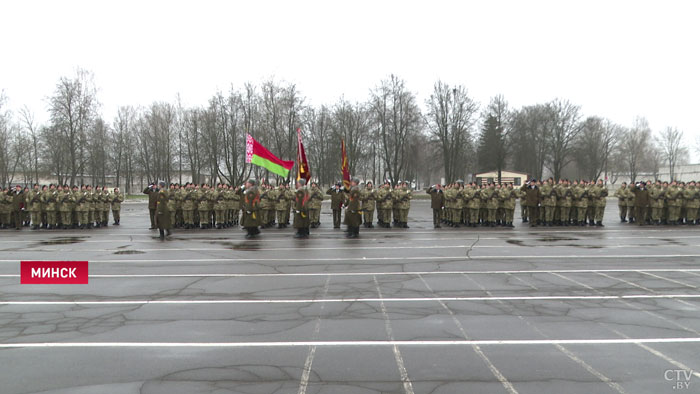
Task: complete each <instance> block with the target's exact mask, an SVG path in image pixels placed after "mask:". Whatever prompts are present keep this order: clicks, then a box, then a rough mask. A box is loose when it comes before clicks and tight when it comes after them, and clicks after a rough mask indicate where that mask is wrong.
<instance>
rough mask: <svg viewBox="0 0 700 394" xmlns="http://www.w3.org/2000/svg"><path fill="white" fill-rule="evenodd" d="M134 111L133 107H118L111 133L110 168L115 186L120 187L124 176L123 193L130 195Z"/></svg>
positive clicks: (132, 167)
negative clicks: (112, 171) (114, 178)
mask: <svg viewBox="0 0 700 394" xmlns="http://www.w3.org/2000/svg"><path fill="white" fill-rule="evenodd" d="M135 123H136V111H135V110H134V108H133V107H120V108H119V110H118V111H117V116H116V118H115V119H114V124H113V130H114V132H113V133H112V138H111V141H112V154H111V158H112V160H113V161H112V163H113V165H112V168H113V169H114V171H115V177H116V186H120V185H121V179H122V174H124V192H125V193H130V192H131V186H132V185H133V181H134V170H135V168H134V150H135V148H136V147H135V146H134V129H135Z"/></svg>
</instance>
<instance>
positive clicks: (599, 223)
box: [596, 220, 605, 227]
mask: <svg viewBox="0 0 700 394" xmlns="http://www.w3.org/2000/svg"><path fill="white" fill-rule="evenodd" d="M596 226H598V227H605V226H603V221H602V220H599V221H598V223H596Z"/></svg>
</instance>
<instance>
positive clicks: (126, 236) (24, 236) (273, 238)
mask: <svg viewBox="0 0 700 394" xmlns="http://www.w3.org/2000/svg"><path fill="white" fill-rule="evenodd" d="M489 233H491V232H489ZM336 234H338V235H340V233H336ZM392 234H397V233H392ZM408 234H415V233H408ZM552 234H554V235H560V234H564V233H561V232H556V233H548V235H552ZM29 235H30V234H22V237H21V238H20V239H5V240H0V243H30V242H37V241H47V240H48V241H51V240H52V239H51V238H48V239H47V238H46V236H47V235H49V234H31V235H40V236H37V237H31V236H29ZM50 235H56V239H61V238H66V236H73V235H70V234H65V235H64V234H59V233H53V234H50ZM98 235H104V234H98ZM112 235H118V236H123V237H124V238H123V239H84V240H82V239H81V240H79V241H77V242H76V243H75V244H84V243H113V242H129V243H132V244H153V243H155V241H154V240H155V239H156V238H157V236H156V235H155V234H152V235H153V239H148V240H133V239H130V238H132V237H133V236H134V235H135V234H112ZM185 235H189V234H177V235H176V238H174V239H172V240H173V241H186V242H197V241H202V242H216V241H243V242H245V243H250V244H253V243H265V242H267V241H279V240H289V239H290V236H288V235H287V236H283V237H276V236H270V235H267V236H265V237H263V238H258V239H239V238H234V237H228V238H224V237H218V236H217V237H215V238H213V237H205V236H203V237H198V236H187V237H186V238H184V236H185ZM216 235H219V234H216ZM220 235H224V234H220ZM369 235H371V233H370V234H369ZM507 235H508V237H507V238H506V237H479V239H480V240H481V241H506V240H508V239H512V236H513V233H508V234H507ZM544 235H545V234H544V233H543V234H540V235H536V236H522V237H521V236H517V237H515V239H518V240H524V241H527V240H538V239H541V238H542V237H543V236H544ZM75 236H76V237H78V238H80V237H86V236H85V235H82V236H81V235H75ZM312 236H313V234H312ZM312 238H316V239H318V240H323V241H326V240H327V241H337V240H339V239H340V238H336V237H333V238H330V237H329V238H325V237H312ZM667 238H668V237H667V236H663V235H662V236H659V237H654V236H629V237H614V236H613V237H606V238H604V239H603V240H605V241H610V240H616V239H661V240H665V239H667ZM697 238H700V235H692V236H674V237H673V239H697ZM389 239H390V240H391V241H392V242H395V241H400V242H407V243H408V242H414V241H426V242H427V241H430V242H435V241H475V240H476V238H470V237H436V238H386V237H383V238H367V237H362V238H358V239H356V240H351V241H350V242H360V241H385V240H389ZM597 240H598V239H594V238H591V239H588V238H581V239H579V241H597ZM344 241H347V240H345V239H344ZM554 241H556V240H554ZM562 241H564V240H562ZM158 242H160V240H158ZM551 242H552V241H547V245H550V244H551ZM567 242H570V241H567ZM555 245H556V244H555Z"/></svg>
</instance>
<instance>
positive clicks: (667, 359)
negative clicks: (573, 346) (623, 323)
mask: <svg viewBox="0 0 700 394" xmlns="http://www.w3.org/2000/svg"><path fill="white" fill-rule="evenodd" d="M601 324H602V323H601ZM604 325H605V326H607V324H604ZM608 329H609V330H610V331H612V332H614V333H616V334H617V335H619V336H621V337H623V338H626V339H629V336H627V335H626V334H625V333H622V332H620V331H618V330H616V329H614V328H611V327H608ZM637 345H638V346H639V347H641V348H642V349H644V350H646V351H648V352H649V353H651V354H653V355H655V356H656V357H659V358H661V359H663V360H666V361H667V362H668V363H670V364H671V365H674V366H676V367H678V368H680V369H683V370H686V371H693V369H692V368H690V367H688V366H687V365H685V364H683V363H682V362H680V361H676V360H674V359H672V358H671V357H669V356H667V355H665V354H663V353H661V352H660V351H658V350H656V349H653V348H651V347H649V346H647V345H645V344H643V343H638V344H637ZM693 375H695V376H697V377H699V378H700V373H699V372H698V371H693Z"/></svg>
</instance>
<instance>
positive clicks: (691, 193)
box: [683, 181, 700, 225]
mask: <svg viewBox="0 0 700 394" xmlns="http://www.w3.org/2000/svg"><path fill="white" fill-rule="evenodd" d="M683 198H684V199H685V201H686V205H685V218H686V223H687V224H689V225H696V224H697V220H698V208H700V199H699V198H700V195H698V190H697V189H696V188H695V181H690V182H688V187H686V189H685V190H684V191H683Z"/></svg>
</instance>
